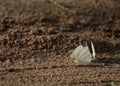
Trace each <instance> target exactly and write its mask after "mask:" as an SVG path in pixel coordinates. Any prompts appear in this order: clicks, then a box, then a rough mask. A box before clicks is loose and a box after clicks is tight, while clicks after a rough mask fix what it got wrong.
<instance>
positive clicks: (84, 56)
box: [76, 46, 92, 63]
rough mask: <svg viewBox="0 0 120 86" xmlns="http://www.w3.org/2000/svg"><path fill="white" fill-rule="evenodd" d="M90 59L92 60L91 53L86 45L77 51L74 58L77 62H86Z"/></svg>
mask: <svg viewBox="0 0 120 86" xmlns="http://www.w3.org/2000/svg"><path fill="white" fill-rule="evenodd" d="M91 60H92V55H91V53H90V51H89V48H88V46H86V47H84V49H83V50H82V52H79V55H78V57H77V58H76V62H77V63H88V62H91Z"/></svg>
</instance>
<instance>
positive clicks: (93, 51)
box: [91, 42, 96, 58]
mask: <svg viewBox="0 0 120 86" xmlns="http://www.w3.org/2000/svg"><path fill="white" fill-rule="evenodd" d="M91 47H92V55H93V57H94V58H95V55H96V53H95V48H94V45H93V43H92V42H91Z"/></svg>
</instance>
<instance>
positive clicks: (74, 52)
mask: <svg viewBox="0 0 120 86" xmlns="http://www.w3.org/2000/svg"><path fill="white" fill-rule="evenodd" d="M82 51H83V46H78V47H77V48H76V49H75V50H74V51H73V53H72V54H71V56H70V57H71V58H74V59H75V58H77V57H78V55H79V54H80V53H81V52H82Z"/></svg>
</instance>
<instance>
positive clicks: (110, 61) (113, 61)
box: [93, 57, 120, 65]
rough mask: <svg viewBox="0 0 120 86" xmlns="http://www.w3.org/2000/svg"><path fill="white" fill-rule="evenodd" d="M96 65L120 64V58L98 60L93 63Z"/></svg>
mask: <svg viewBox="0 0 120 86" xmlns="http://www.w3.org/2000/svg"><path fill="white" fill-rule="evenodd" d="M93 62H94V63H98V64H99V63H103V64H105V65H110V64H120V58H118V57H115V58H113V57H110V58H96V60H94V61H93Z"/></svg>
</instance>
